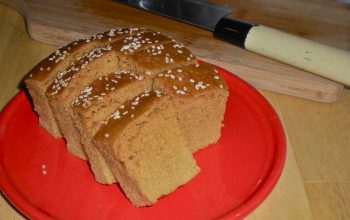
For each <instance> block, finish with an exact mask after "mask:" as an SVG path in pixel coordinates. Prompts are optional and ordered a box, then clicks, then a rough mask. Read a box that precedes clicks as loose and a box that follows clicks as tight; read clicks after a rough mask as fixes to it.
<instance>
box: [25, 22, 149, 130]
mask: <svg viewBox="0 0 350 220" xmlns="http://www.w3.org/2000/svg"><path fill="white" fill-rule="evenodd" d="M141 31H146V30H145V29H139V28H127V29H111V30H110V31H107V32H104V33H101V34H95V35H93V36H91V37H90V38H87V39H80V40H77V41H73V42H72V43H70V44H67V45H65V46H63V47H61V48H60V49H58V50H56V51H55V52H53V53H52V54H51V55H49V56H48V57H47V58H46V59H44V60H43V61H41V62H40V63H39V64H38V65H36V66H35V67H34V68H33V69H32V70H31V71H30V72H29V73H28V76H27V78H26V79H25V84H26V86H27V88H28V90H29V93H30V95H31V97H32V99H33V103H34V109H35V111H36V112H37V113H38V115H39V122H40V124H41V126H42V127H43V128H45V129H46V130H47V131H48V132H49V133H50V134H52V135H53V136H54V137H61V132H60V129H59V127H58V125H57V122H56V119H55V117H54V115H53V112H52V110H51V108H50V105H49V103H48V100H47V99H46V96H45V92H46V90H47V88H48V87H49V85H50V84H51V83H52V81H53V79H54V78H55V76H56V75H57V73H58V72H60V71H63V70H64V69H66V68H67V67H68V66H69V65H70V64H71V63H72V62H74V61H75V60H76V59H77V58H78V57H80V56H82V55H84V54H86V53H87V52H88V51H90V50H92V49H93V48H96V47H103V46H104V45H106V44H108V43H113V42H114V41H116V40H118V39H119V38H121V37H123V36H127V35H133V34H136V33H139V32H141Z"/></svg>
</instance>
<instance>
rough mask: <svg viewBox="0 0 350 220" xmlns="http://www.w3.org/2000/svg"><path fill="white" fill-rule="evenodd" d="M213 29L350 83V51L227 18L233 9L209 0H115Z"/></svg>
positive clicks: (237, 42) (220, 35) (251, 47)
mask: <svg viewBox="0 0 350 220" xmlns="http://www.w3.org/2000/svg"><path fill="white" fill-rule="evenodd" d="M113 1H115V2H118V3H122V4H126V5H129V6H132V7H134V8H138V9H142V10H145V11H148V12H152V13H155V14H158V15H162V16H165V17H169V18H172V19H176V20H179V21H182V22H185V23H188V24H192V25H195V26H198V27H200V28H203V29H206V30H209V31H211V32H213V35H214V37H216V38H218V39H221V40H223V41H225V42H228V43H231V44H233V45H235V46H239V47H241V48H244V49H247V50H249V51H251V52H254V53H257V54H260V55H263V56H266V57H269V58H272V59H275V60H278V61H280V62H283V63H286V64H289V65H291V66H294V67H297V68H300V69H303V70H306V71H309V72H311V73H314V74H317V75H320V76H323V77H326V78H328V79H331V80H334V81H337V82H340V83H343V84H345V85H348V86H350V52H349V51H346V50H342V49H338V48H335V47H331V46H328V45H325V44H321V43H318V42H315V41H312V40H309V39H306V38H302V37H299V36H296V35H292V34H289V33H286V32H283V31H280V30H277V29H274V28H270V27H267V26H265V25H261V24H253V23H249V22H246V21H241V20H236V19H231V18H228V17H226V16H227V15H228V14H230V13H231V12H232V9H231V8H229V7H226V6H224V5H220V4H215V3H211V2H207V1H205V0H177V1H172V0H113Z"/></svg>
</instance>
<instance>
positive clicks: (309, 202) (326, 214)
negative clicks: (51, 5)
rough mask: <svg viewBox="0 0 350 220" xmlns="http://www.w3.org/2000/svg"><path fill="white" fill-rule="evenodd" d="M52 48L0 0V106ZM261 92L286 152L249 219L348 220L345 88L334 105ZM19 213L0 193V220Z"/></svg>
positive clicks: (349, 110)
mask: <svg viewBox="0 0 350 220" xmlns="http://www.w3.org/2000/svg"><path fill="white" fill-rule="evenodd" d="M53 50H55V47H53V46H50V45H47V44H43V43H39V42H36V41H33V40H32V39H30V38H29V37H28V34H27V32H26V29H25V24H24V20H23V18H22V16H21V15H20V14H18V12H16V11H15V10H13V9H12V8H9V7H7V6H4V5H2V4H0V109H2V108H3V107H4V106H5V105H6V103H7V102H8V101H9V100H10V99H11V98H12V97H13V96H14V95H15V94H16V93H17V92H18V90H19V89H18V84H19V82H20V81H21V79H22V77H23V76H24V75H25V74H26V73H27V72H28V70H29V69H30V68H32V67H33V66H34V65H35V64H36V63H37V62H38V61H40V60H41V59H43V58H44V57H46V56H47V55H48V54H49V53H50V52H52V51H53ZM260 92H261V93H262V94H263V95H264V96H265V97H266V99H267V100H268V101H269V102H270V103H271V104H272V105H273V107H274V108H275V110H276V111H277V113H278V115H279V116H280V118H281V120H282V122H283V124H284V128H285V132H286V135H287V148H288V149H287V151H288V152H287V160H286V164H285V169H284V171H283V174H282V177H281V179H280V180H279V182H278V184H277V186H276V188H275V189H274V190H273V192H272V193H271V194H270V196H269V197H268V198H267V199H266V200H265V201H264V203H263V204H262V205H260V206H259V207H258V208H257V209H256V210H255V211H254V212H253V213H252V214H250V215H249V216H248V217H247V219H350V90H349V88H346V89H345V91H344V93H343V94H342V96H341V97H340V98H339V100H338V101H337V102H335V103H333V104H324V103H318V102H314V101H308V100H304V99H300V98H295V97H290V96H286V95H280V94H277V93H272V92H266V91H260ZM23 218H24V217H23V216H21V214H20V213H19V212H18V211H17V210H15V209H14V208H13V207H12V206H11V205H9V203H8V201H6V199H4V197H3V196H1V197H0V219H23Z"/></svg>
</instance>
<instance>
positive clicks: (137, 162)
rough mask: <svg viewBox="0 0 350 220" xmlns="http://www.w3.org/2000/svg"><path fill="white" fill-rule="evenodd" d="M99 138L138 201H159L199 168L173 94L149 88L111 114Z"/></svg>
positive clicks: (97, 141)
mask: <svg viewBox="0 0 350 220" xmlns="http://www.w3.org/2000/svg"><path fill="white" fill-rule="evenodd" d="M93 142H94V144H95V146H96V147H97V148H98V149H99V151H100V152H101V153H102V155H103V156H104V158H106V160H107V164H108V165H109V166H110V167H111V169H112V172H113V173H114V174H115V176H116V177H117V179H118V180H119V182H120V186H121V187H122V189H123V190H124V192H125V194H126V196H127V197H128V198H129V199H130V201H132V203H133V204H134V205H135V206H145V205H152V204H154V203H155V202H156V201H157V199H158V198H160V197H162V196H164V195H167V194H169V193H170V192H172V191H174V190H175V189H176V188H177V187H178V186H181V185H183V184H185V183H186V182H188V181H189V180H190V179H192V178H193V177H194V176H195V175H196V174H197V173H198V172H199V168H198V166H197V165H196V162H195V161H194V159H193V157H192V155H191V153H190V152H189V150H188V148H187V146H186V141H185V139H184V138H183V136H182V135H181V131H180V126H179V124H178V121H177V119H176V115H175V109H174V106H173V104H172V102H171V100H170V97H169V96H167V95H165V94H163V93H161V92H145V93H142V94H140V95H138V96H136V97H135V98H134V99H132V100H130V101H128V102H126V103H124V104H123V105H122V106H120V107H119V108H118V109H117V110H116V111H115V112H114V113H113V114H112V115H111V116H110V117H108V118H107V119H106V121H105V122H104V123H103V125H102V127H101V128H100V129H99V131H98V132H97V134H96V135H95V137H94V139H93Z"/></svg>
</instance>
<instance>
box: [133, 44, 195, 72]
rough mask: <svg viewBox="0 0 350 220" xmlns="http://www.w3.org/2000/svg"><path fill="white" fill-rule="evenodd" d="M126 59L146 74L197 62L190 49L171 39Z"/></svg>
mask: <svg viewBox="0 0 350 220" xmlns="http://www.w3.org/2000/svg"><path fill="white" fill-rule="evenodd" d="M128 60H129V62H132V63H135V65H136V70H137V71H138V72H140V73H144V74H146V75H154V74H155V73H158V72H160V71H163V70H164V69H169V68H173V67H175V66H182V65H188V64H190V63H197V58H196V57H195V56H194V55H193V54H192V53H191V51H189V50H188V49H187V48H186V47H184V45H182V44H180V43H179V42H177V41H175V40H173V39H172V40H171V41H170V42H165V43H162V44H158V45H152V46H151V47H149V48H147V49H146V50H142V51H139V52H136V53H134V54H131V55H130V56H129V57H128Z"/></svg>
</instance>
